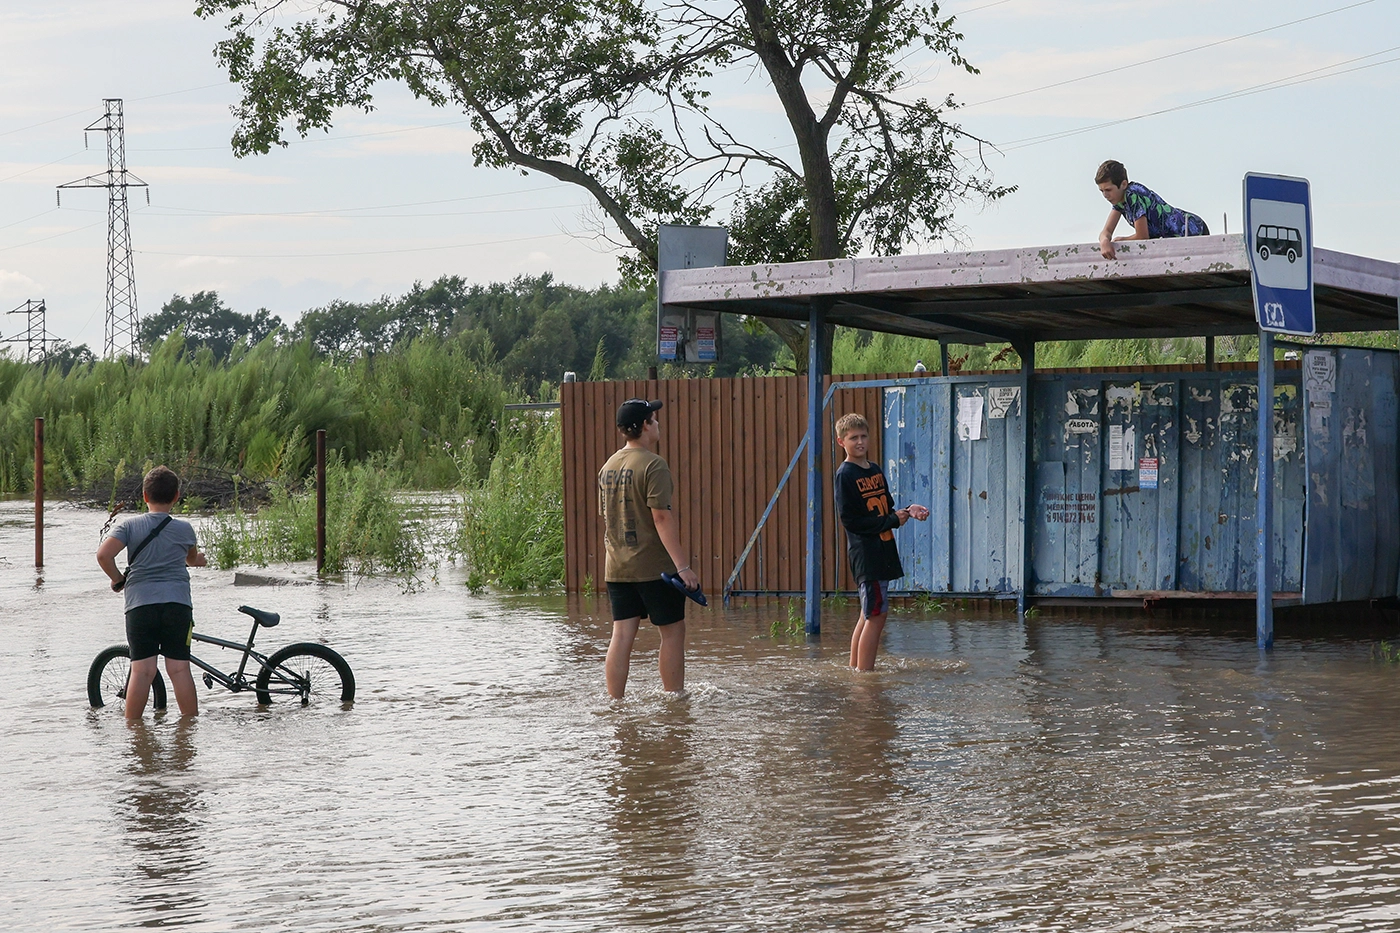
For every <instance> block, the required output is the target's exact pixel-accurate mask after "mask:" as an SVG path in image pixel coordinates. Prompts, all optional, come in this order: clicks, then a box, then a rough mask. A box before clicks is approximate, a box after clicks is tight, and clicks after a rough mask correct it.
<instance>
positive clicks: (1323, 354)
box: [1303, 350, 1337, 395]
mask: <svg viewBox="0 0 1400 933" xmlns="http://www.w3.org/2000/svg"><path fill="white" fill-rule="evenodd" d="M1303 382H1304V384H1305V385H1306V386H1307V387H1308V393H1309V394H1311V395H1331V394H1332V393H1333V392H1335V391H1337V358H1336V357H1335V356H1333V355H1332V353H1331V351H1328V350H1309V351H1308V352H1307V353H1305V354H1303Z"/></svg>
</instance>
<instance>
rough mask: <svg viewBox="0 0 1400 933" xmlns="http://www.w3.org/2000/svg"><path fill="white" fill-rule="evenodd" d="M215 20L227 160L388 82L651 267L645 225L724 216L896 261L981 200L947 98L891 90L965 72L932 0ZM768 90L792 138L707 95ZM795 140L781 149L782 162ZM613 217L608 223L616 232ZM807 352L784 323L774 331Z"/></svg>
mask: <svg viewBox="0 0 1400 933" xmlns="http://www.w3.org/2000/svg"><path fill="white" fill-rule="evenodd" d="M197 11H198V13H199V15H200V16H203V17H219V18H223V19H224V20H225V22H226V25H227V28H228V31H229V37H228V38H226V39H224V40H223V41H221V42H220V43H219V44H218V46H217V49H216V54H217V56H218V58H219V60H220V62H221V63H222V64H223V65H224V67H225V68H226V69H227V70H228V73H229V77H230V78H231V79H232V80H233V81H235V82H237V83H239V84H241V85H242V88H243V98H242V101H241V103H240V104H239V105H238V106H237V107H236V109H235V113H236V116H237V118H238V125H237V128H236V130H235V133H234V136H233V147H234V151H235V152H236V153H237V154H239V155H246V154H249V153H254V152H260V153H266V152H268V151H269V150H270V149H271V147H273V146H275V145H285V144H286V138H285V134H286V131H287V129H288V128H289V127H294V128H295V131H296V132H298V133H300V134H301V135H303V136H305V135H306V134H308V133H309V132H311V131H312V130H315V129H328V128H329V127H331V126H332V124H333V121H334V119H335V117H336V114H337V111H338V110H339V109H340V108H344V107H352V108H359V109H362V110H365V111H368V110H372V109H373V106H374V92H375V88H376V86H377V85H379V84H381V83H383V82H391V83H397V84H402V85H404V86H406V87H407V88H408V89H409V90H410V91H411V92H412V93H413V94H414V95H416V96H417V97H419V98H421V99H424V100H427V101H429V102H431V103H432V104H434V105H436V106H441V107H452V108H454V109H459V110H461V111H463V112H465V113H466V114H467V115H468V116H469V117H470V119H471V122H472V125H473V127H474V128H475V129H476V131H477V132H478V133H479V134H480V142H478V143H477V144H476V147H475V151H474V155H475V159H476V162H477V164H479V165H488V166H494V167H498V168H505V167H514V168H519V169H523V170H525V171H535V172H542V173H544V174H547V175H550V176H552V177H554V178H557V179H559V180H561V181H565V182H569V183H571V184H576V185H579V186H581V187H583V188H584V189H586V190H587V191H588V192H589V193H590V194H591V195H592V196H593V197H594V198H595V199H596V201H597V203H598V204H599V206H600V207H601V208H602V211H603V213H604V215H605V216H606V217H607V219H608V220H609V221H610V222H611V225H612V226H611V228H609V230H607V231H604V234H605V235H616V234H620V236H621V240H622V242H623V244H624V245H625V246H627V247H630V252H629V254H628V255H627V256H625V257H624V262H623V265H624V271H626V272H628V273H629V275H630V276H632V277H633V280H634V281H642V280H644V277H645V276H646V275H649V274H650V273H651V271H652V270H654V269H655V267H656V228H657V225H658V224H660V223H701V222H709V221H712V220H713V219H714V217H713V215H714V211H715V206H716V203H717V202H722V201H723V200H725V198H726V197H728V196H730V195H733V194H736V193H737V197H736V198H735V200H734V208H733V212H732V215H731V219H730V235H731V242H732V253H731V255H732V256H733V257H734V259H735V260H736V261H744V262H753V261H775V260H786V259H796V258H811V259H830V258H837V257H841V256H846V255H852V254H856V253H859V252H862V251H868V252H873V253H880V254H889V253H897V252H899V251H901V250H902V249H904V248H906V247H907V246H909V245H910V244H914V243H921V242H929V241H935V240H939V239H942V238H946V237H948V236H950V235H955V234H956V227H955V226H954V224H953V220H952V213H953V208H954V207H955V206H956V205H957V204H958V203H960V202H962V201H964V200H966V199H969V198H971V199H979V200H980V199H995V198H998V197H1001V196H1002V195H1004V194H1006V193H1007V192H1008V191H1009V190H1011V189H1008V188H1004V187H998V186H996V185H994V184H993V183H992V181H991V180H990V178H989V177H988V175H987V173H986V171H985V168H984V166H983V165H982V164H981V163H980V161H977V160H972V161H969V160H968V159H966V158H964V157H963V156H962V155H960V153H959V150H958V149H957V148H956V147H955V144H957V143H959V142H964V143H971V144H977V145H980V143H981V141H980V140H973V139H971V138H970V137H968V136H967V134H965V133H964V132H963V131H962V130H961V129H960V128H959V127H958V126H957V125H955V124H953V123H950V122H948V121H946V120H945V115H946V114H947V113H948V111H949V110H951V109H952V108H953V107H954V106H955V105H954V102H953V100H952V99H951V97H949V98H945V99H943V100H941V101H937V102H932V101H930V100H928V99H927V98H923V97H915V96H912V95H910V94H908V93H907V91H908V88H909V87H910V85H911V80H910V77H909V75H908V74H906V72H905V70H904V69H905V67H906V63H907V62H909V61H910V60H911V59H912V58H914V57H916V55H917V53H918V52H919V50H920V49H924V50H927V52H928V53H931V54H932V55H934V56H936V57H938V58H941V59H945V60H947V61H949V62H950V63H952V64H953V65H954V66H956V67H961V68H965V69H966V70H968V71H975V69H974V68H973V67H972V66H971V65H970V64H969V63H968V62H967V61H966V60H964V58H963V56H962V54H961V53H960V52H959V50H958V43H959V42H960V41H961V40H962V38H963V37H962V35H961V34H960V33H959V32H957V31H956V29H955V28H954V23H953V19H952V18H951V17H944V16H941V15H940V12H939V8H938V4H937V3H933V2H928V0H698V2H685V3H674V2H669V0H543V2H542V0H325V2H322V3H319V4H316V5H312V6H306V5H296V6H293V5H291V4H289V3H287V2H286V0H200V2H199V4H198V6H197ZM744 73H752V74H754V75H756V76H759V77H760V78H761V79H762V80H764V81H765V83H766V86H767V90H768V91H769V92H771V94H772V95H773V96H774V98H775V99H776V101H777V103H778V105H779V106H780V107H781V109H782V112H783V114H784V116H785V118H786V122H787V124H788V128H789V130H790V140H791V143H793V144H795V145H782V144H780V145H772V144H770V142H769V140H771V136H772V134H771V128H770V127H764V128H762V130H763V138H761V139H760V138H748V137H746V136H745V135H744V133H743V131H742V130H741V129H740V128H739V127H738V126H737V125H735V124H734V123H733V122H732V120H728V119H727V118H728V115H727V114H722V113H720V112H718V110H717V108H714V107H712V106H711V104H710V101H709V97H710V95H711V93H712V92H713V90H714V89H715V88H716V87H717V86H718V85H719V83H720V82H722V81H724V80H732V79H730V78H728V77H727V76H729V75H739V74H744ZM794 149H795V152H796V156H795V157H793V155H791V154H790V153H791V151H792V150H794ZM614 230H615V233H613V232H612V231H614ZM771 326H774V327H775V328H778V329H779V332H780V334H781V335H782V336H783V339H784V340H785V341H786V342H787V343H788V345H789V346H790V347H792V348H793V350H794V357H795V358H796V359H797V360H799V361H800V360H803V359H805V351H804V352H799V349H800V347H802V346H805V337H804V336H803V334H802V330H801V328H800V327H798V326H797V325H793V324H791V323H787V322H773V324H772V325H771Z"/></svg>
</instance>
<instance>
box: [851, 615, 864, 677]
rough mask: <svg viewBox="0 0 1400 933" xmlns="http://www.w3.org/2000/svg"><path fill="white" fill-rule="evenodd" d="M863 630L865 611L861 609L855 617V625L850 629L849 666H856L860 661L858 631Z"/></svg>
mask: <svg viewBox="0 0 1400 933" xmlns="http://www.w3.org/2000/svg"><path fill="white" fill-rule="evenodd" d="M864 630H865V611H864V610H862V611H861V614H860V618H858V619H856V627H855V628H854V629H852V630H851V667H856V666H858V662H859V661H860V633H861V632H863V631H864Z"/></svg>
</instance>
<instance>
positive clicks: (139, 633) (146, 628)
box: [126, 603, 194, 661]
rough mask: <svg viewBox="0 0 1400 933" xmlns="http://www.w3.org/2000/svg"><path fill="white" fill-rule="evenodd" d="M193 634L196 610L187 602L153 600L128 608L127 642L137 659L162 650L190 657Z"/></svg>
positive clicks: (171, 655)
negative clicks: (153, 601) (157, 601)
mask: <svg viewBox="0 0 1400 933" xmlns="http://www.w3.org/2000/svg"><path fill="white" fill-rule="evenodd" d="M193 636H194V610H193V609H191V608H190V607H189V606H186V605H185V604H184V603H150V604H148V605H145V606H137V607H136V608H135V609H128V610H127V611H126V645H127V648H128V649H129V650H130V651H131V660H133V661H140V660H143V659H145V658H153V657H155V656H156V655H158V654H163V655H165V657H166V658H167V659H168V660H171V661H188V660H189V659H190V642H191V641H192V640H193Z"/></svg>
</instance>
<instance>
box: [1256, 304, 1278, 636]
mask: <svg viewBox="0 0 1400 933" xmlns="http://www.w3.org/2000/svg"><path fill="white" fill-rule="evenodd" d="M1256 454H1257V455H1258V457H1259V470H1258V474H1257V475H1258V483H1259V489H1258V495H1259V498H1258V506H1257V514H1256V516H1255V525H1256V527H1257V532H1256V533H1257V535H1258V538H1257V548H1258V555H1259V566H1258V568H1257V570H1256V572H1255V585H1256V595H1257V598H1256V601H1255V607H1254V616H1255V630H1256V634H1257V636H1258V642H1259V650H1261V651H1263V650H1267V649H1269V648H1272V647H1273V646H1274V574H1273V569H1274V522H1273V518H1274V335H1273V333H1272V332H1271V331H1267V330H1264V329H1263V328H1260V330H1259V449H1258V450H1257V451H1256Z"/></svg>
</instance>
